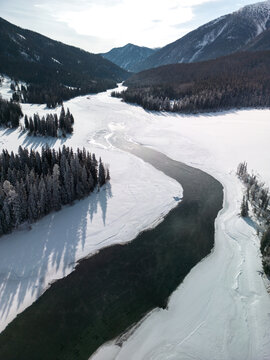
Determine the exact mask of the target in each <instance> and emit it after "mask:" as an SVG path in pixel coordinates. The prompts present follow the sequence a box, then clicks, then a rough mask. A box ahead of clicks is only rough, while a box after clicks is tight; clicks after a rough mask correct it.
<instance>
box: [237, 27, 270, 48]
mask: <svg viewBox="0 0 270 360" xmlns="http://www.w3.org/2000/svg"><path fill="white" fill-rule="evenodd" d="M243 50H247V51H260V50H270V29H268V30H265V31H264V32H263V33H261V34H260V35H259V36H256V38H255V39H254V40H253V41H251V42H249V43H248V44H247V45H246V46H245V47H244V48H243Z"/></svg>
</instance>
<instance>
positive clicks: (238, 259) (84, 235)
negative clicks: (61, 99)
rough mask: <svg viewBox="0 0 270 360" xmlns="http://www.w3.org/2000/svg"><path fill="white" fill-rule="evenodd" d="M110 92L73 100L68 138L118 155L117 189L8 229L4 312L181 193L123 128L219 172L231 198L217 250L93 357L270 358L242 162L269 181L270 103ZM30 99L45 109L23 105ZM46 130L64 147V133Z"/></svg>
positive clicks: (9, 141) (130, 233)
mask: <svg viewBox="0 0 270 360" xmlns="http://www.w3.org/2000/svg"><path fill="white" fill-rule="evenodd" d="M109 93H110V92H109V91H108V92H106V93H102V94H98V95H90V96H84V97H78V98H75V99H73V100H70V101H68V102H67V103H66V104H65V105H66V106H68V107H69V108H70V110H71V112H72V113H73V115H74V118H75V129H74V135H73V136H72V138H71V139H68V140H66V141H65V144H66V145H70V146H74V147H77V146H80V147H82V146H86V147H87V148H89V149H90V150H91V151H95V153H96V154H97V155H101V157H102V159H103V160H104V161H105V162H108V163H110V165H111V167H110V170H111V174H112V180H111V189H104V190H103V192H101V193H99V194H96V195H94V196H96V200H95V202H94V203H95V204H96V205H94V210H91V207H93V203H92V199H91V197H90V198H88V199H86V200H83V201H81V202H78V203H77V204H76V205H74V206H73V207H67V208H65V209H63V210H61V212H58V213H54V214H52V215H50V216H48V217H46V218H44V219H43V220H41V221H40V222H38V223H36V224H34V225H33V227H32V228H33V229H32V230H31V231H26V230H23V231H21V232H16V233H14V234H11V235H9V236H5V237H3V238H1V239H0V274H1V283H2V288H0V309H3V304H5V308H4V311H2V310H1V311H2V315H1V319H3V321H4V323H5V324H7V323H8V322H9V321H11V320H12V319H13V318H14V316H15V315H16V314H17V313H18V312H20V311H22V310H23V308H25V307H26V306H28V305H30V304H31V303H32V302H33V301H34V299H36V298H37V297H38V296H39V295H40V294H41V293H42V291H43V290H44V288H45V287H46V286H47V285H48V283H49V282H50V281H51V280H52V279H54V278H58V277H61V276H64V275H65V274H67V273H69V272H70V271H72V269H73V267H74V262H76V261H77V260H78V259H79V258H80V257H83V256H85V254H87V253H92V252H94V251H96V249H97V248H101V247H102V246H106V245H108V244H111V243H115V242H119V241H120V242H122V241H123V242H124V241H127V240H131V239H132V238H134V236H135V235H136V233H137V232H138V231H139V230H140V229H142V228H146V227H148V226H149V225H150V224H153V222H154V221H155V220H156V221H158V218H160V216H162V215H161V214H165V213H166V212H168V210H169V209H170V208H171V207H172V206H174V205H175V203H174V201H173V200H172V196H174V195H175V194H177V193H181V188H180V187H179V186H178V185H177V184H176V183H175V182H174V181H170V179H169V178H168V177H166V176H163V175H162V174H161V173H159V172H157V171H156V170H155V169H153V168H152V167H151V166H148V165H146V164H144V163H143V162H142V161H141V160H139V159H136V158H135V157H133V156H131V155H128V154H125V153H123V152H121V151H119V150H117V149H114V148H113V147H112V145H111V144H110V138H111V136H112V135H116V136H119V137H125V138H126V139H129V140H131V141H136V142H138V143H141V144H143V145H146V146H150V147H153V148H155V149H157V150H159V151H161V152H164V153H165V154H167V155H168V156H170V157H171V158H173V159H176V160H179V161H183V162H185V163H187V164H189V165H192V166H194V167H197V168H200V169H202V170H204V171H206V172H208V173H209V174H211V175H213V176H214V177H215V178H217V179H218V180H219V181H220V182H221V183H222V184H223V186H224V194H225V199H224V208H223V209H222V211H221V212H220V213H219V216H218V218H217V220H216V239H215V247H214V249H213V251H212V253H211V254H210V255H209V256H208V257H207V258H205V259H204V260H203V261H201V262H200V263H199V264H198V265H197V266H195V267H194V268H193V269H192V271H191V272H190V273H189V275H188V276H187V277H186V278H185V280H184V282H183V283H182V284H181V285H180V286H179V287H178V289H177V290H176V291H175V292H174V293H173V294H172V296H171V298H170V301H169V305H168V309H166V310H161V309H156V310H154V311H153V312H152V313H151V314H150V315H149V316H148V317H147V318H146V319H145V320H144V321H142V323H141V324H140V325H139V326H138V328H137V329H136V330H135V331H134V332H132V333H131V335H130V337H129V338H128V340H127V341H126V342H125V343H124V344H123V345H122V347H119V346H118V345H116V343H117V340H116V341H114V342H111V343H109V344H105V345H104V346H102V347H101V348H100V349H99V350H98V351H97V353H96V354H95V355H93V356H92V358H91V359H94V360H120V359H123V360H127V359H129V360H132V359H136V360H164V359H167V360H168V359H169V360H176V359H177V360H234V359H235V360H269V359H270V326H269V320H270V316H269V315H270V310H269V309H270V297H269V294H268V293H267V290H266V286H265V283H264V279H263V278H262V276H261V274H260V272H261V270H262V266H261V259H260V252H259V239H258V238H257V236H256V231H255V229H254V227H253V226H252V225H253V224H252V222H251V221H249V222H248V221H245V220H243V219H241V218H240V217H239V216H238V213H239V207H240V203H241V199H242V186H241V184H240V182H239V180H238V179H237V178H236V176H235V170H236V167H237V165H238V163H239V162H240V161H243V160H246V161H247V162H248V165H249V169H250V170H251V169H254V171H256V172H258V173H259V174H260V175H261V177H262V179H263V180H264V181H266V182H267V183H268V184H269V185H270V167H269V164H270V151H269V150H270V142H269V133H270V111H269V110H241V111H231V112H227V113H217V114H208V115H201V116H182V115H175V114H166V113H164V114H159V113H153V112H146V111H144V110H143V109H142V108H140V107H138V106H133V105H129V104H125V103H123V102H121V101H120V100H119V99H115V98H111V97H110V96H109ZM23 111H24V112H25V113H28V114H30V113H34V112H36V111H38V112H39V113H40V114H42V112H44V111H47V110H45V109H44V107H43V106H31V105H23ZM1 135H2V136H1V137H0V140H1V142H2V143H1V147H2V148H8V149H9V150H11V149H16V148H17V147H18V146H19V145H20V144H22V145H25V146H33V147H39V146H40V145H42V144H43V141H42V139H33V138H30V137H27V136H25V135H22V136H20V135H19V133H18V132H17V131H7V130H2V131H1ZM49 142H50V144H51V145H53V146H57V147H58V146H59V145H60V144H61V143H62V142H63V140H57V141H55V140H50V141H49ZM130 171H131V176H129V172H130ZM133 177H135V180H133V181H132V182H131V183H130V184H129V179H130V178H131V179H133ZM110 192H112V195H113V196H112V197H110ZM102 196H103V199H101V200H100V199H99V198H100V197H102ZM101 204H103V205H101ZM104 204H106V206H104ZM104 208H105V209H106V210H104ZM96 209H97V210H96ZM104 213H105V214H106V226H104V223H103V218H102V216H103V217H104ZM91 214H94V215H93V219H92V223H91V219H90V218H91ZM142 221H143V224H142ZM1 247H3V249H2V248H1ZM1 324H2V322H1ZM3 328H4V326H3Z"/></svg>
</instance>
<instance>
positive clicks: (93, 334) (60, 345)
mask: <svg viewBox="0 0 270 360" xmlns="http://www.w3.org/2000/svg"><path fill="white" fill-rule="evenodd" d="M118 146H120V147H121V148H122V149H125V150H126V151H130V152H132V153H133V154H135V155H137V156H139V157H141V158H142V159H143V160H144V161H146V162H148V163H150V164H152V165H153V166H154V167H156V168H157V169H158V170H161V171H163V172H164V173H165V174H166V175H168V176H170V177H172V178H174V179H175V180H177V181H179V182H180V183H181V185H182V186H183V189H184V198H183V201H182V202H181V203H180V204H179V205H178V206H177V207H176V208H174V209H173V210H172V211H171V212H170V213H169V214H168V215H167V216H166V218H165V219H164V221H163V222H162V223H160V224H159V225H158V226H157V227H156V228H154V229H151V230H148V231H145V232H143V233H141V234H140V235H139V236H138V237H137V238H136V239H134V240H133V241H132V242H131V243H129V244H127V245H114V246H111V247H108V248H105V249H103V250H101V251H100V252H99V253H98V254H96V255H94V256H92V257H90V258H88V259H85V260H82V261H81V262H80V263H79V265H78V266H77V267H76V270H75V271H74V272H72V273H71V274H70V275H68V276H67V277H66V278H64V279H61V280H59V281H57V282H55V283H54V284H53V285H52V286H51V287H50V288H49V289H48V290H47V291H46V292H45V293H44V294H43V295H42V296H41V297H40V298H39V299H38V300H37V301H36V302H35V303H34V304H33V305H32V306H30V307H29V308H28V309H26V310H25V311H24V312H23V313H21V314H20V315H18V316H17V318H16V319H15V320H14V321H13V322H12V323H11V324H9V325H8V327H7V328H6V329H5V331H4V332H3V333H2V334H0V359H3V360H37V359H39V360H43V359H44V360H70V359H74V360H75V359H76V360H87V359H88V358H89V356H90V355H91V354H93V353H94V351H95V350H96V349H97V348H98V347H99V346H100V345H102V344H103V343H105V342H106V341H108V340H110V339H113V338H115V337H116V336H118V335H120V334H121V333H122V332H124V331H125V330H126V329H127V328H128V327H129V326H131V325H132V324H134V323H136V322H138V321H139V320H140V319H141V318H142V317H143V316H144V315H145V314H146V313H147V312H149V311H150V310H152V309H153V308H156V307H163V308H164V307H166V304H167V301H168V298H169V296H170V294H171V293H172V292H173V291H174V290H175V289H176V288H177V286H178V285H179V284H180V283H181V282H182V281H183V279H184V278H185V276H186V275H187V274H188V272H189V271H190V270H191V268H192V267H193V266H195V265H196V264H197V263H198V262H199V261H200V260H201V259H202V258H204V257H205V256H206V255H207V254H209V253H210V251H211V249H212V247H213V244H214V221H215V218H216V216H217V214H218V211H219V210H220V209H221V207H222V202H223V189H222V186H221V184H220V183H219V182H218V181H216V180H215V179H214V178H213V177H211V176H209V175H207V174H206V173H204V172H202V171H200V170H198V169H194V168H192V167H189V166H187V165H185V164H183V163H180V162H177V161H174V160H172V159H170V158H168V157H167V156H165V155H164V154H161V153H158V152H157V151H154V150H151V149H148V148H143V147H141V146H139V145H127V144H126V143H124V142H121V143H119V142H118ZM115 211H116V212H117V209H115Z"/></svg>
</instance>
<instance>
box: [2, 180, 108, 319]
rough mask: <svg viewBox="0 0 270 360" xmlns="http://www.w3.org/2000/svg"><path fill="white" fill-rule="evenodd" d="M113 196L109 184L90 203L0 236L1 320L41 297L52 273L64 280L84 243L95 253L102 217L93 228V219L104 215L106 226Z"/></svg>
mask: <svg viewBox="0 0 270 360" xmlns="http://www.w3.org/2000/svg"><path fill="white" fill-rule="evenodd" d="M112 196H113V195H112V189H111V185H110V184H109V183H107V184H106V185H105V186H103V187H102V188H101V189H100V190H99V191H95V192H94V193H92V194H91V195H90V196H89V197H87V198H86V199H83V200H81V201H77V202H76V203H75V204H74V205H72V206H65V207H63V209H62V210H60V211H59V212H54V213H52V214H50V215H48V216H46V217H44V218H43V219H41V220H40V221H38V222H37V223H35V224H32V226H31V230H29V229H23V230H17V231H15V232H14V233H13V234H9V235H6V236H3V237H1V238H0V319H1V321H2V322H5V320H6V319H7V317H8V316H9V314H11V316H12V313H14V312H15V313H17V311H18V309H19V308H20V306H21V305H22V304H24V306H29V305H30V304H31V303H32V302H33V300H35V299H36V298H37V297H39V296H40V295H41V294H42V293H43V291H44V287H45V284H46V282H47V281H48V280H47V281H46V276H48V274H49V273H51V272H53V273H54V274H55V273H57V277H58V278H61V277H64V276H66V275H67V274H68V273H69V272H70V271H71V270H72V268H73V267H74V264H75V263H76V261H77V260H78V255H77V256H76V254H78V253H82V252H83V251H84V248H85V244H86V240H87V246H88V250H89V252H92V251H93V252H94V251H95V247H96V242H95V235H94V234H95V233H98V232H99V230H100V225H96V224H97V223H98V222H99V221H98V218H97V219H96V221H95V224H93V221H94V218H95V217H101V218H102V223H103V226H106V216H107V206H108V201H109V199H110V198H111V197H112ZM99 207H100V210H101V211H99V212H98V208H99ZM91 226H93V227H94V230H92V232H91ZM29 228H30V227H29ZM85 255H87V254H85ZM53 280H54V279H50V282H52V281H53ZM10 312H11V313H10Z"/></svg>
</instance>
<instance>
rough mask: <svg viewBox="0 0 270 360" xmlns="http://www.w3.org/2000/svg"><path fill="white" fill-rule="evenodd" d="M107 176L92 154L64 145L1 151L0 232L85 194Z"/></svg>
mask: <svg viewBox="0 0 270 360" xmlns="http://www.w3.org/2000/svg"><path fill="white" fill-rule="evenodd" d="M109 179H110V175H109V171H108V169H106V168H105V167H104V165H103V163H102V161H101V159H100V160H99V161H97V160H96V158H95V154H90V153H89V152H86V150H85V149H83V150H80V149H77V151H76V152H73V150H72V148H68V147H65V146H63V147H62V149H59V150H58V151H56V150H54V149H50V148H49V147H43V148H42V150H41V154H40V153H39V152H37V151H34V150H28V149H26V148H25V149H23V148H22V147H19V150H18V154H16V155H15V154H14V153H13V152H11V153H9V152H8V151H7V150H3V151H2V153H1V155H0V235H3V234H7V233H9V232H11V231H12V229H14V228H16V227H18V226H19V225H20V224H22V223H25V222H28V223H32V222H34V221H36V220H38V219H40V218H42V217H43V216H45V215H47V214H49V213H50V212H52V211H57V210H60V209H61V206H62V205H66V204H72V203H73V202H74V201H75V200H79V199H82V198H84V197H86V196H88V195H89V194H90V193H91V192H92V191H93V190H94V189H95V187H97V186H98V187H100V186H103V185H104V184H105V183H106V181H107V180H109Z"/></svg>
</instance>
